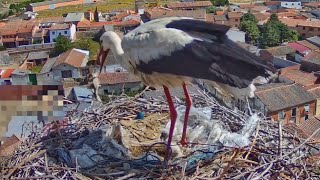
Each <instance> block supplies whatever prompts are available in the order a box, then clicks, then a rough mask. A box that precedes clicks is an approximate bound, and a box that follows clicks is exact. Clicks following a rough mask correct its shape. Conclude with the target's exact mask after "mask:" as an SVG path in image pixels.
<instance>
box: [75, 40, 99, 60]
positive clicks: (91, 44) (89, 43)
mask: <svg viewBox="0 0 320 180" xmlns="http://www.w3.org/2000/svg"><path fill="white" fill-rule="evenodd" d="M73 47H74V48H77V49H82V50H87V51H89V52H90V59H95V58H96V56H97V52H98V49H99V48H100V46H99V43H98V42H96V41H94V40H92V39H89V38H83V39H78V40H76V41H75V42H74V43H73Z"/></svg>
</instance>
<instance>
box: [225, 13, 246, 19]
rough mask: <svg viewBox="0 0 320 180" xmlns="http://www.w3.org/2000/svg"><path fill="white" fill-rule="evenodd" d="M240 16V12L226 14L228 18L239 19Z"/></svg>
mask: <svg viewBox="0 0 320 180" xmlns="http://www.w3.org/2000/svg"><path fill="white" fill-rule="evenodd" d="M242 16H243V13H241V12H228V18H241V17H242Z"/></svg>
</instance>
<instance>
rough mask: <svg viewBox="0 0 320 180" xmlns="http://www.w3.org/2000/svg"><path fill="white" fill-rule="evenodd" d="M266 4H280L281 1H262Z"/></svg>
mask: <svg viewBox="0 0 320 180" xmlns="http://www.w3.org/2000/svg"><path fill="white" fill-rule="evenodd" d="M264 3H265V5H266V6H272V5H273V6H280V5H281V2H280V1H266V2H264Z"/></svg>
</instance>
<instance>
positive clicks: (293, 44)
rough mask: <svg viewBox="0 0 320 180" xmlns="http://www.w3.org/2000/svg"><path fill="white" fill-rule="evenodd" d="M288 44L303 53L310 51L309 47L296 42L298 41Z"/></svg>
mask: <svg viewBox="0 0 320 180" xmlns="http://www.w3.org/2000/svg"><path fill="white" fill-rule="evenodd" d="M288 46H290V47H291V48H292V49H294V50H296V51H298V52H299V53H301V54H304V53H306V52H307V51H310V49H309V48H307V47H305V46H302V45H301V44H299V43H296V42H291V43H288Z"/></svg>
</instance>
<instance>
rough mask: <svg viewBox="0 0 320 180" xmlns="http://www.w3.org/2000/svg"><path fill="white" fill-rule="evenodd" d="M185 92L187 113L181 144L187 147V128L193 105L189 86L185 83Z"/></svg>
mask: <svg viewBox="0 0 320 180" xmlns="http://www.w3.org/2000/svg"><path fill="white" fill-rule="evenodd" d="M183 92H184V95H185V97H186V112H185V114H184V123H183V131H182V137H181V141H180V142H181V144H182V145H183V146H185V145H187V144H188V143H187V127H188V120H189V113H190V108H191V105H192V100H191V97H190V95H189V92H188V89H187V86H186V84H185V83H183Z"/></svg>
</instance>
